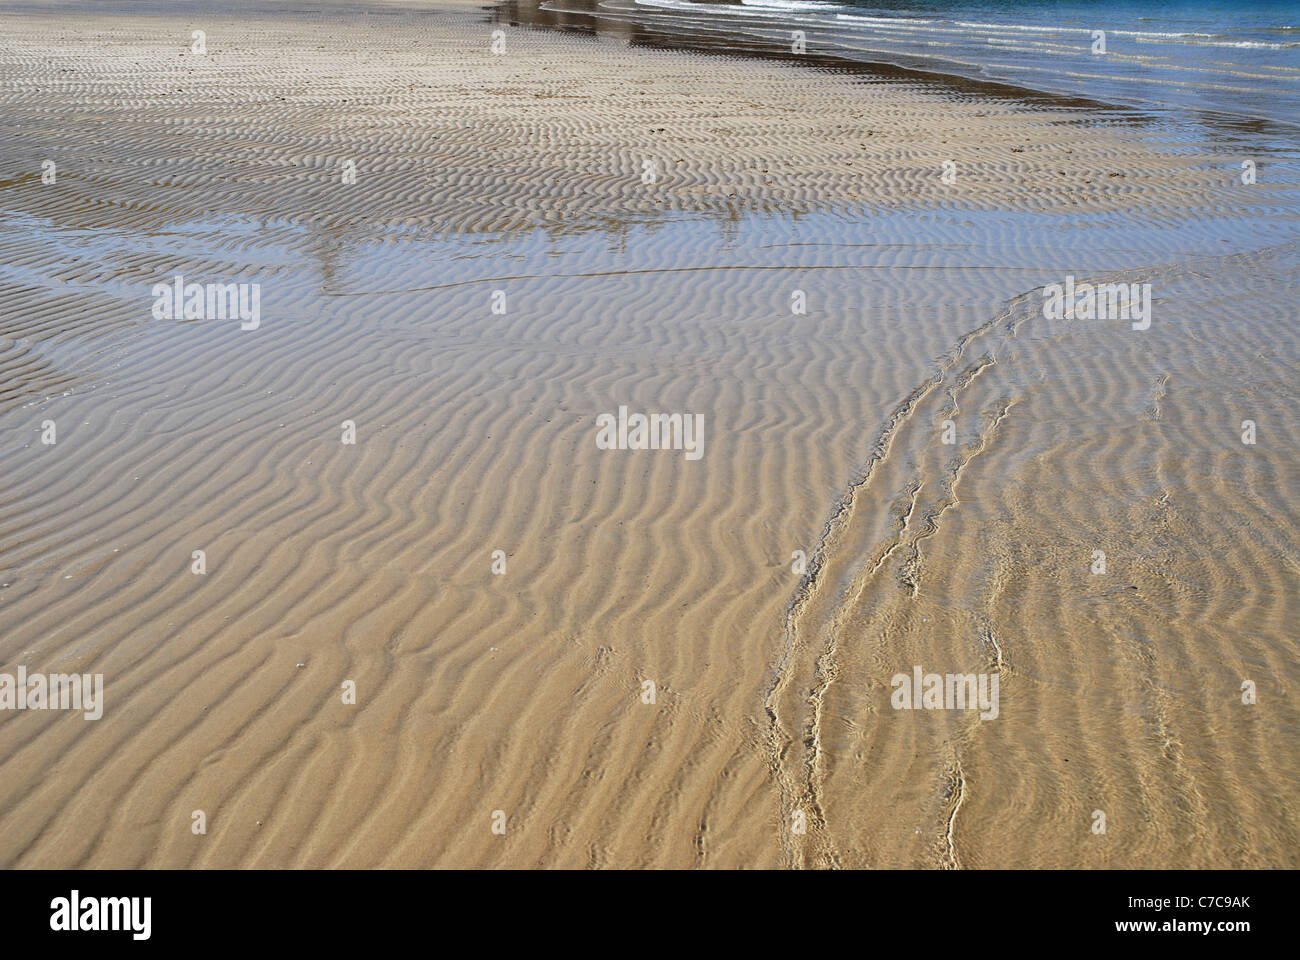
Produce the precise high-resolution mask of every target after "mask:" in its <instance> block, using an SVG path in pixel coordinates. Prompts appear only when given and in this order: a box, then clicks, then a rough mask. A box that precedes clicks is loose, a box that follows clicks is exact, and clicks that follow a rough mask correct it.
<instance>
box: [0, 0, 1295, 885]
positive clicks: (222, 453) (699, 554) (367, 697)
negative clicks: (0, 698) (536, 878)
mask: <svg viewBox="0 0 1300 960" xmlns="http://www.w3.org/2000/svg"><path fill="white" fill-rule="evenodd" d="M0 31H3V36H4V37H5V42H4V44H3V45H0V115H2V116H3V118H4V119H3V125H2V126H0V249H2V250H3V256H0V263H3V264H4V266H3V267H0V371H3V373H2V375H0V441H2V442H3V443H4V445H5V450H6V471H5V479H4V481H3V483H2V484H0V583H3V584H4V585H3V586H2V587H0V611H3V613H2V616H3V619H4V622H5V630H4V632H3V635H2V636H0V672H4V671H8V672H10V673H13V672H15V671H16V669H17V668H18V667H19V666H22V667H24V668H25V669H26V670H27V671H28V672H31V673H35V672H39V671H44V672H46V673H50V674H53V673H56V672H63V671H76V672H77V673H79V674H86V675H92V674H93V675H102V676H103V678H104V680H103V691H104V693H103V702H102V704H101V707H102V716H101V717H100V718H99V719H96V720H94V721H91V722H88V721H87V720H85V719H84V718H83V717H82V716H81V715H80V714H78V715H75V716H74V715H71V714H59V713H57V712H53V711H29V712H23V711H15V712H13V713H10V712H8V711H6V712H5V713H4V714H3V715H0V724H3V725H4V726H3V729H4V730H5V732H6V734H7V735H6V737H4V738H3V740H0V773H2V774H3V776H0V821H2V822H3V823H4V824H5V829H4V831H3V832H0V863H3V864H4V865H5V866H7V867H19V868H28V867H31V868H45V867H114V868H116V867H275V868H279V867H396V866H404V867H431V866H439V867H444V866H445V867H533V866H536V867H600V868H620V867H716V868H735V867H768V868H771V867H836V866H838V867H924V868H944V867H974V868H979V867H1008V866H1038V867H1066V866H1071V867H1152V866H1165V867H1169V866H1173V867H1247V866H1277V867H1295V866H1297V852H1296V851H1297V850H1300V844H1298V843H1297V842H1296V841H1297V839H1300V820H1298V819H1297V817H1298V813H1300V804H1297V797H1296V795H1295V783H1296V782H1297V774H1298V773H1300V755H1297V753H1296V752H1295V751H1294V750H1293V749H1292V748H1290V747H1287V746H1285V744H1286V743H1288V742H1289V738H1288V736H1287V734H1288V732H1289V731H1291V730H1293V729H1295V726H1296V724H1297V722H1300V713H1298V712H1297V708H1296V706H1295V705H1294V702H1293V701H1292V700H1291V699H1290V698H1289V697H1288V696H1287V691H1288V690H1290V689H1291V688H1292V687H1293V686H1294V684H1295V683H1296V682H1300V667H1297V664H1296V662H1295V659H1294V655H1293V654H1294V651H1293V642H1294V640H1293V637H1292V636H1291V634H1290V633H1289V632H1288V630H1289V627H1290V626H1291V625H1293V624H1294V623H1295V622H1297V619H1298V617H1300V609H1297V600H1296V597H1297V596H1300V593H1298V592H1297V590H1296V587H1297V585H1298V584H1297V581H1298V580H1300V566H1298V565H1297V561H1296V558H1295V554H1294V544H1295V542H1296V541H1297V537H1296V534H1297V532H1298V531H1297V521H1300V510H1298V509H1297V503H1300V470H1298V469H1297V464H1296V459H1295V457H1294V447H1293V444H1292V443H1291V442H1290V440H1289V439H1288V438H1289V436H1290V424H1291V422H1292V421H1293V416H1292V414H1291V413H1290V411H1291V410H1292V409H1293V408H1294V401H1295V399H1296V388H1295V385H1294V382H1293V381H1294V377H1293V372H1294V365H1295V361H1296V358H1297V356H1300V333H1298V332H1297V331H1296V329H1295V327H1294V323H1293V321H1292V319H1291V318H1290V316H1289V312H1290V311H1289V306H1288V304H1289V300H1288V293H1287V291H1288V290H1289V289H1290V288H1291V287H1292V286H1293V285H1294V279H1295V275H1296V265H1297V262H1298V261H1300V243H1298V241H1297V235H1296V223H1297V217H1296V212H1297V206H1296V187H1297V182H1296V178H1295V176H1294V170H1295V156H1294V155H1293V153H1288V152H1287V148H1286V147H1285V145H1283V146H1278V145H1276V144H1275V143H1273V141H1272V140H1269V142H1268V145H1267V146H1266V147H1265V146H1261V147H1260V149H1259V150H1258V151H1255V152H1251V153H1249V154H1248V155H1247V154H1244V153H1243V149H1242V148H1243V145H1244V144H1248V143H1249V139H1248V138H1247V139H1244V140H1243V139H1237V138H1232V137H1216V136H1203V135H1202V131H1200V130H1199V128H1198V129H1197V130H1190V131H1189V130H1188V129H1185V128H1181V127H1178V126H1176V125H1173V124H1171V123H1170V122H1169V121H1168V120H1167V119H1165V118H1161V119H1159V120H1154V121H1150V120H1143V118H1142V117H1141V116H1140V112H1139V113H1138V114H1135V115H1130V114H1126V113H1124V112H1123V111H1112V110H1110V109H1106V110H1103V111H1101V112H1100V113H1098V112H1096V111H1094V110H1093V108H1092V107H1091V106H1090V105H1088V104H1086V103H1080V102H1076V101H1071V100H1068V99H1061V98H1042V99H1038V98H1033V97H1031V98H1029V99H1028V100H1018V99H1015V98H1000V97H999V98H992V97H988V96H985V95H983V93H981V92H980V91H979V90H976V89H969V88H968V89H967V90H966V91H965V92H962V91H959V90H955V89H953V88H952V87H951V86H948V87H947V88H945V87H943V86H942V85H940V86H936V85H935V84H932V83H929V82H926V81H924V80H923V79H920V78H918V79H916V80H915V82H913V81H912V80H905V79H900V78H899V77H896V76H895V77H881V76H877V77H874V78H873V77H866V76H864V75H862V74H861V73H858V72H854V71H851V70H838V69H824V68H819V67H813V66H806V65H800V64H795V63H790V62H774V61H771V60H768V59H762V58H741V57H730V56H719V55H712V54H705V53H701V52H695V51H690V50H681V49H664V48H657V47H654V46H649V45H644V44H640V45H638V44H636V43H632V42H630V41H629V40H628V38H625V37H620V36H619V35H618V32H617V30H612V31H611V32H610V33H608V34H604V35H597V36H595V37H591V36H583V35H581V34H578V33H573V32H565V31H563V30H549V29H548V30H539V29H531V28H526V27H523V26H520V27H515V26H511V25H510V24H509V23H504V22H502V19H501V14H500V13H499V12H498V13H494V12H493V11H492V10H491V9H487V8H485V7H484V6H483V5H481V4H456V3H451V2H445V3H439V4H437V5H434V6H426V5H423V4H396V3H389V4H372V5H368V6H367V7H365V8H362V9H355V5H352V4H346V5H345V4H333V3H324V4H321V3H310V4H303V5H296V4H295V5H294V10H292V11H289V10H283V9H275V8H273V7H266V8H258V7H252V8H248V7H241V8H236V7H232V6H222V5H205V7H204V10H203V12H202V13H200V12H198V11H196V10H194V9H192V8H190V7H188V6H184V5H173V4H170V3H166V2H157V3H149V4H121V5H118V4H104V5H102V6H101V7H98V8H97V9H96V10H95V11H94V12H93V13H84V12H75V13H74V12H72V11H70V10H68V9H67V8H62V7H59V5H57V4H56V5H47V4H39V3H26V4H20V5H15V6H13V7H12V8H9V7H7V8H6V9H5V10H3V11H0ZM194 31H201V32H202V47H203V52H202V53H195V52H194V50H195V47H194V44H196V43H198V42H199V40H198V39H197V38H196V37H195V36H194ZM1261 142H1262V141H1261ZM1244 160H1250V161H1251V163H1252V166H1251V170H1252V177H1253V178H1254V179H1253V180H1252V182H1250V183H1246V182H1245V179H1244V177H1243V170H1244V169H1245V168H1244V167H1243V161H1244ZM47 161H48V162H51V163H53V165H54V166H53V168H52V169H53V171H54V173H53V175H52V176H53V179H52V180H50V181H49V182H43V181H42V175H43V173H44V172H45V171H46V170H47V169H49V168H47V167H46V166H45V164H46V162H47ZM1067 281H1068V283H1069V284H1070V288H1071V289H1072V290H1073V289H1074V288H1075V285H1076V281H1077V283H1078V284H1084V283H1093V284H1109V283H1114V284H1121V283H1122V284H1125V285H1132V286H1133V287H1134V288H1135V289H1138V288H1141V287H1142V286H1143V285H1146V290H1147V293H1148V302H1149V304H1150V309H1149V314H1148V317H1147V318H1145V319H1149V321H1150V322H1149V324H1147V326H1145V327H1141V324H1140V323H1135V322H1133V318H1132V317H1130V316H1129V315H1127V314H1125V315H1124V316H1122V317H1121V316H1118V315H1116V316H1104V315H1095V314H1094V315H1088V316H1084V315H1083V314H1082V312H1081V313H1080V315H1079V316H1078V317H1075V316H1073V315H1071V317H1070V318H1068V319H1067V318H1064V317H1053V316H1051V315H1050V311H1049V310H1045V308H1044V303H1045V300H1046V298H1045V297H1044V295H1043V292H1044V289H1045V288H1046V287H1048V286H1049V285H1051V284H1065V283H1066V282H1067ZM187 283H197V284H209V285H219V286H222V287H224V286H225V285H232V286H234V287H239V285H241V284H243V285H244V288H242V290H241V295H243V296H244V300H243V301H238V299H237V300H236V301H235V302H242V304H243V305H244V306H245V307H247V306H248V304H249V301H248V297H247V293H248V288H249V286H250V285H252V284H256V285H257V291H258V296H259V300H258V304H259V307H258V315H257V319H256V323H255V324H254V325H253V326H249V324H250V323H253V321H252V320H251V319H250V316H251V314H247V311H245V315H239V314H237V313H236V312H234V311H231V312H230V313H229V314H227V313H224V312H223V313H222V314H221V315H220V316H217V315H215V314H212V313H207V312H205V310H206V307H205V306H201V307H199V308H198V309H197V310H196V313H195V315H194V316H187V315H186V314H185V303H184V302H185V300H186V294H185V290H186V284H187ZM159 284H162V285H163V286H164V288H169V289H170V288H173V287H171V286H170V285H173V284H174V289H176V290H177V294H176V296H175V297H174V303H173V302H172V301H169V307H168V310H166V311H161V310H160V311H158V312H155V310H154V307H155V304H156V303H157V302H158V295H157V294H156V293H155V288H156V286H157V285H159ZM216 296H217V300H218V301H219V300H220V297H221V296H222V294H221V292H220V291H218V293H217V295H216ZM241 316H242V318H243V322H242V324H241ZM160 317H161V319H160ZM625 411H632V412H643V413H645V414H646V415H657V414H662V415H663V416H665V417H668V416H672V415H674V414H675V415H677V416H678V417H679V418H680V419H681V422H688V423H692V424H694V423H699V424H700V425H701V426H700V432H699V433H698V434H695V435H694V437H695V439H700V438H701V437H702V440H701V441H700V443H699V444H695V442H694V440H692V441H691V444H690V445H689V446H690V449H689V450H683V449H682V447H683V444H678V445H677V446H675V447H674V446H673V445H672V444H670V443H665V444H664V449H651V448H649V447H648V446H646V447H645V448H638V447H637V445H636V443H635V442H634V441H633V442H629V440H628V436H627V433H628V431H627V420H628V417H627V414H626V412H625ZM602 417H610V418H613V419H614V422H616V423H618V424H620V426H619V431H618V442H617V443H602V442H600V440H599V439H598V438H599V437H600V436H601V434H600V429H601V426H602V423H605V424H607V423H608V422H609V421H602V420H601V418H602ZM696 417H699V418H701V419H699V420H698V421H697V420H695V419H693V418H696ZM686 418H691V419H686ZM1246 421H1249V422H1250V423H1251V424H1252V428H1251V431H1250V433H1251V437H1252V439H1251V442H1249V443H1247V442H1246V441H1244V440H1243V439H1242V437H1243V436H1244V434H1245V432H1246V431H1245V427H1244V424H1245V422H1246ZM665 422H667V421H665ZM47 423H53V424H54V425H55V432H54V433H51V428H50V427H48V426H47ZM1256 431H1257V436H1256ZM53 436H57V440H56V441H48V440H47V438H49V437H53ZM196 551H197V552H199V553H201V554H202V557H201V559H200V558H199V557H197V556H196ZM1098 553H1101V554H1102V557H1103V560H1102V562H1101V569H1102V572H1100V573H1098V571H1097V564H1098V561H1097V557H1096V555H1097V554H1098ZM914 670H916V671H919V673H918V674H917V676H918V677H923V676H924V675H925V674H926V673H929V672H933V673H935V674H936V675H947V674H954V673H955V674H960V675H966V674H970V675H977V676H980V677H983V678H986V679H987V678H989V677H993V678H996V679H997V681H998V683H997V685H996V686H995V687H994V689H996V690H997V691H998V696H999V697H1000V701H1001V702H1000V708H999V709H997V710H991V709H990V710H986V711H984V713H985V715H986V716H989V717H990V719H987V720H981V719H980V716H979V713H978V712H974V711H967V710H946V709H945V710H934V711H932V710H926V709H910V708H909V709H898V708H897V705H896V704H893V705H891V693H892V689H893V686H894V685H893V683H892V680H893V678H895V677H897V676H898V675H900V674H902V675H906V676H909V677H910V676H913V671H914ZM1244 681H1250V682H1251V683H1252V684H1256V685H1258V687H1259V688H1260V689H1261V690H1262V691H1265V693H1266V695H1265V696H1261V698H1260V702H1259V704H1258V705H1256V707H1255V708H1252V707H1251V706H1250V705H1247V704H1245V703H1244V702H1243V700H1242V693H1241V689H1242V684H1243V682H1244ZM647 684H648V686H647ZM349 685H350V687H349ZM921 687H922V683H921V681H920V680H919V679H918V681H917V690H918V692H919V691H920V689H921ZM349 689H350V691H351V700H349ZM983 689H985V690H987V689H988V686H987V684H986V685H985V687H984V688H983ZM1098 810H1101V811H1103V812H1104V813H1105V818H1104V819H1105V820H1106V822H1108V823H1109V825H1110V826H1109V832H1108V833H1105V834H1102V835H1099V834H1098V833H1097V832H1096V830H1095V829H1094V824H1095V823H1096V818H1095V816H1094V814H1095V812H1096V811H1098ZM196 812H201V813H202V814H203V817H202V820H203V822H204V824H205V830H204V832H196V831H195V830H194V824H195V823H196V820H195V818H194V814H195V813H196ZM792 822H794V823H800V824H802V826H803V830H802V832H799V831H795V830H793V829H792V826H791V824H792ZM498 826H500V829H499V830H498V829H497V827H498Z"/></svg>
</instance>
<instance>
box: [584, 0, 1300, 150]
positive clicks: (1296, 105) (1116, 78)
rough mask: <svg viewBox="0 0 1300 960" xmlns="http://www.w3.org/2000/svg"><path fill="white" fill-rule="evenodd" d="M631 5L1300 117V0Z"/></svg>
mask: <svg viewBox="0 0 1300 960" xmlns="http://www.w3.org/2000/svg"><path fill="white" fill-rule="evenodd" d="M615 2H618V0H615ZM631 2H632V3H634V4H635V7H636V9H638V10H640V11H643V12H646V13H651V12H653V13H654V14H656V15H658V16H661V17H664V18H666V19H673V18H684V17H694V16H698V15H699V14H707V15H708V16H710V17H714V18H716V19H717V20H718V21H719V22H725V23H727V24H728V25H729V27H730V29H733V30H735V31H738V32H740V33H748V34H750V35H752V36H754V37H756V38H759V37H761V38H765V39H767V40H777V39H782V40H784V38H786V37H789V35H790V33H789V32H790V31H792V30H803V31H804V32H805V34H806V37H807V44H808V49H809V50H810V51H812V52H824V53H833V54H836V55H839V56H847V57H851V58H854V59H860V60H865V61H871V62H878V63H888V64H892V65H895V66H902V67H907V68H910V69H918V70H925V71H929V72H934V73H941V74H948V75H955V76H959V77H963V78H966V79H983V80H993V81H998V82H1002V83H1009V84H1013V85H1016V86H1021V87H1025V88H1028V89H1032V90H1037V91H1042V92H1047V93H1058V94H1067V95H1071V96H1078V97H1087V98H1090V99H1097V100H1101V101H1105V102H1112V103H1116V104H1123V105H1130V106H1141V107H1147V108H1154V109H1174V110H1181V111H1192V112H1203V113H1214V114H1221V115H1223V116H1224V117H1232V118H1238V119H1244V120H1251V119H1253V120H1265V121H1272V122H1273V123H1275V124H1284V125H1287V126H1298V127H1300V0H1262V2H1245V0H1188V2H1182V3H1166V2H1160V0H1104V2H1100V0H1094V2H1084V0H1042V2H1015V0H925V2H917V3H908V4H906V5H902V6H893V5H890V6H882V5H880V4H874V3H870V2H866V0H836V2H829V0H732V2H725V0H724V2H695V0H631ZM602 6H604V4H602ZM1097 31H1101V32H1104V34H1105V37H1104V43H1105V46H1104V52H1101V48H1100V46H1099V45H1098V44H1097V42H1096V37H1095V33H1096V32H1097Z"/></svg>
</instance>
